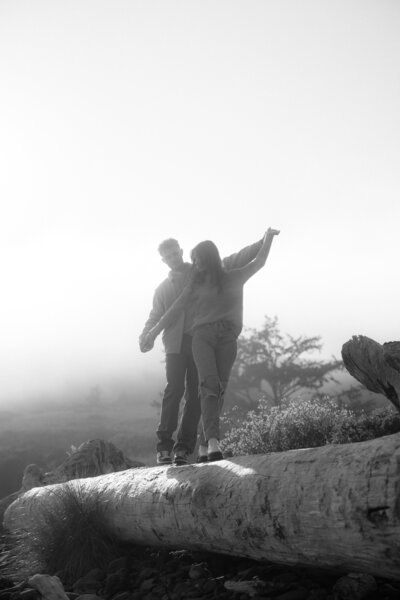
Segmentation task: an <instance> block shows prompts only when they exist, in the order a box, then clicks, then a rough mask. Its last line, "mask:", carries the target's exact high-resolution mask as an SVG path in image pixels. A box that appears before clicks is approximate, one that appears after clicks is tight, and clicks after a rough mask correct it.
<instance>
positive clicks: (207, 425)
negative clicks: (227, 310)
mask: <svg viewBox="0 0 400 600" xmlns="http://www.w3.org/2000/svg"><path fill="white" fill-rule="evenodd" d="M192 350H193V357H194V360H195V363H196V366H197V371H198V375H199V386H200V398H201V416H202V427H201V430H200V444H201V445H203V446H205V445H207V442H208V440H209V439H210V438H217V439H219V437H220V431H219V417H220V414H221V410H222V406H223V402H224V392H225V389H226V387H227V385H228V380H229V375H230V373H231V370H232V367H233V363H234V362H235V359H236V353H237V333H236V331H235V328H234V326H233V324H232V323H230V322H229V321H216V322H215V323H210V324H207V325H201V326H199V327H197V328H196V329H195V331H194V334H193V343H192Z"/></svg>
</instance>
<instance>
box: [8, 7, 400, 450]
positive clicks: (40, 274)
mask: <svg viewBox="0 0 400 600" xmlns="http://www.w3.org/2000/svg"><path fill="white" fill-rule="evenodd" d="M399 30H400V4H399V3H398V2H395V1H392V0H335V2H329V1H324V0H322V1H321V0H304V1H302V2H298V1H296V0H279V1H274V0H245V1H244V0H243V1H238V0H201V1H200V0H180V1H177V0H168V1H164V0H150V1H146V2H143V1H139V0H134V1H128V0H113V1H112V2H110V1H106V0H69V1H68V2H66V1H64V0H35V2H28V1H24V0H21V1H19V0H18V1H15V0H1V1H0V76H1V77H0V81H1V94H0V130H1V136H0V160H1V177H0V198H1V219H0V244H1V253H0V264H1V274H2V294H1V303H0V305H1V308H0V365H1V370H0V409H1V411H2V416H3V419H2V423H3V426H2V427H3V429H4V431H6V432H8V434H10V435H11V433H10V432H16V431H18V430H21V431H23V430H24V427H26V428H29V427H32V428H33V427H34V423H35V419H34V418H33V417H32V418H30V419H27V420H28V422H27V423H25V422H23V418H24V416H25V415H27V414H28V412H29V411H30V410H31V411H36V413H35V414H36V415H40V414H41V416H38V417H37V421H38V422H41V424H42V426H43V423H46V425H47V431H48V435H49V436H51V431H52V427H53V425H52V421H51V418H50V416H49V415H50V413H51V411H52V410H53V408H55V407H57V410H65V411H67V412H68V410H69V411H70V412H71V407H72V406H73V405H76V406H77V405H81V406H86V407H91V408H90V411H89V413H88V414H89V417H88V419H89V421H88V422H90V423H92V424H93V423H95V422H96V418H97V419H98V420H97V425H96V426H97V429H96V428H94V434H100V433H101V432H102V429H101V423H100V422H99V419H101V418H104V419H105V422H110V419H112V418H113V417H112V415H114V416H115V418H117V416H118V415H119V418H120V420H122V421H124V423H125V426H126V428H127V429H129V428H131V430H133V428H134V427H135V425H134V424H135V421H137V420H139V419H150V424H149V426H148V431H149V432H151V433H149V435H153V429H154V424H153V420H154V419H156V411H155V409H154V407H152V406H151V405H152V403H153V402H154V401H157V400H159V399H160V393H161V391H162V389H163V387H164V365H163V353H162V345H161V340H160V339H159V340H158V341H157V342H156V346H155V349H154V350H153V352H151V353H148V354H145V355H144V354H141V353H140V352H139V348H138V343H137V340H138V336H139V334H140V332H141V330H142V328H143V325H144V322H145V320H146V318H147V316H148V313H149V310H150V308H151V302H152V296H153V291H154V289H155V287H156V286H157V285H158V284H159V283H160V282H161V281H162V279H163V278H164V277H165V276H166V274H167V270H166V267H165V265H164V264H163V263H162V262H161V261H160V257H159V255H158V253H157V246H158V244H159V242H160V241H161V240H162V239H164V238H166V237H176V238H177V239H178V240H179V242H180V244H181V246H182V248H183V249H184V256H185V258H186V259H187V260H189V253H190V249H191V248H192V247H193V246H194V245H195V244H196V243H198V242H199V241H201V240H203V239H212V240H213V241H215V243H216V244H217V246H218V247H219V249H220V252H221V255H222V256H226V255H228V254H231V253H233V252H235V251H236V250H239V249H240V248H242V247H243V246H245V245H247V244H250V243H252V242H254V241H256V240H258V239H259V238H261V237H262V235H263V233H264V231H265V230H266V229H267V228H268V227H269V226H271V227H275V228H278V229H280V230H281V235H280V236H279V238H277V239H276V240H275V242H274V245H273V248H272V250H271V253H270V256H269V259H268V263H267V266H266V267H265V269H263V270H262V271H261V272H259V273H258V274H257V275H256V276H255V277H254V278H252V279H251V281H249V282H248V284H247V285H246V289H245V310H244V324H245V326H246V327H255V328H257V327H259V326H261V324H262V322H263V320H264V316H265V315H268V316H270V317H273V316H277V317H278V318H279V323H280V326H281V329H282V331H284V332H288V333H290V334H292V335H310V336H314V335H317V336H321V339H322V342H323V351H322V354H321V357H325V358H327V359H329V358H330V357H331V356H335V357H336V358H339V357H340V350H341V347H342V344H343V343H344V342H346V341H347V340H348V339H349V338H351V336H352V335H355V334H362V335H366V336H368V337H371V338H373V339H375V340H376V341H378V342H381V343H383V342H385V341H389V340H393V339H399V319H398V297H399V285H400V284H399V279H398V276H397V272H398V256H399V235H398V227H399V226H398V224H399V222H400V203H399V191H400V179H399V158H400V143H399V140H400V113H399V109H398V107H399V105H400V37H399V35H398V32H399ZM93 390H95V391H93ZM96 390H97V391H96ZM93 394H94V395H93ZM96 394H97V400H96ZM100 406H101V407H102V411H103V412H102V414H103V417H101V415H99V407H100ZM121 406H124V409H123V410H122V409H121V408H120V411H119V412H118V410H116V408H117V407H121ZM46 407H47V408H46ZM96 407H97V408H96ZM40 411H42V413H40ZM107 411H108V413H107ZM70 412H69V413H68V414H69V415H70ZM96 414H97V417H96ZM7 415H8V416H7ZM77 415H78V412H76V411H75V415H73V418H72V417H71V418H70V416H71V415H70V416H68V418H67V417H66V416H65V427H66V430H68V432H69V434H68V435H69V436H70V437H69V438H68V435H67V434H66V436H65V443H67V442H68V440H70V442H68V443H74V440H73V439H71V438H72V437H73V432H74V431H75V430H76V427H77V425H78V424H79V422H82V420H81V421H79V418H78V416H77ZM35 418H36V417H35ZM7 419H8V420H7ZM46 419H47V420H46ZM71 419H72V420H71ZM74 419H75V421H74ZM67 421H68V423H67ZM22 423H24V424H22ZM74 423H75V425H74ZM93 427H94V425H93ZM143 431H147V430H146V428H145V427H144V429H143ZM67 438H68V439H67ZM48 442H49V444H50V445H51V440H50V438H48ZM21 460H22V459H21Z"/></svg>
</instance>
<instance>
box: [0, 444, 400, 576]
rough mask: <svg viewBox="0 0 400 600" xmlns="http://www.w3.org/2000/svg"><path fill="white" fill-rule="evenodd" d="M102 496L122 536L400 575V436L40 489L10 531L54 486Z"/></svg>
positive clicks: (20, 504) (26, 498)
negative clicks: (67, 487)
mask: <svg viewBox="0 0 400 600" xmlns="http://www.w3.org/2000/svg"><path fill="white" fill-rule="evenodd" d="M62 485H69V486H79V487H80V489H81V492H82V494H83V497H84V498H85V497H86V495H87V497H89V496H90V494H93V493H95V492H96V493H98V492H101V493H102V498H103V501H104V503H105V508H106V515H107V519H108V520H109V523H110V524H111V526H112V528H113V530H114V532H115V533H116V535H117V536H118V537H119V538H120V539H124V540H130V541H132V542H134V543H138V544H146V545H154V546H166V547H180V548H188V549H198V550H207V551H215V552H218V553H225V554H232V555H235V556H246V557H250V558H253V559H257V560H269V561H273V562H276V563H283V564H287V565H304V566H320V567H330V568H339V569H343V570H346V571H348V572H349V571H362V572H368V573H371V574H375V575H378V576H382V577H387V578H393V579H400V434H395V435H391V436H386V437H383V438H379V439H375V440H370V441H367V442H360V443H356V444H343V445H328V446H323V447H320V448H309V449H303V450H291V451H288V452H280V453H271V454H266V455H256V456H244V457H238V458H234V459H230V460H224V461H220V462H216V463H210V464H199V465H188V466H183V467H174V466H171V467H153V468H138V469H132V470H127V471H121V472H117V473H111V474H108V475H102V476H99V477H93V478H88V479H80V480H75V481H71V482H69V483H68V484H59V485H50V486H47V487H41V488H35V489H32V490H30V491H28V492H27V493H25V494H24V495H22V496H21V497H20V498H18V499H17V500H16V501H15V502H14V503H13V504H12V505H11V506H10V507H9V508H8V509H7V511H6V514H5V520H4V524H5V526H6V527H7V528H8V529H9V530H18V529H28V530H29V528H30V527H32V526H33V524H34V523H36V522H38V521H40V519H41V515H42V514H43V510H44V509H46V508H48V507H53V508H54V510H57V502H58V501H59V500H58V495H57V493H55V492H57V490H59V489H60V487H61V486H62Z"/></svg>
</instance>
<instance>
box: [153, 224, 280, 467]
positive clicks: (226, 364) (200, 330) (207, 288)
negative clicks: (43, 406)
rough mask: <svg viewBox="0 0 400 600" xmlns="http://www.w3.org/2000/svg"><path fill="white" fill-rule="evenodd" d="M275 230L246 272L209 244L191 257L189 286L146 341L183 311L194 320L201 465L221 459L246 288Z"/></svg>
mask: <svg viewBox="0 0 400 600" xmlns="http://www.w3.org/2000/svg"><path fill="white" fill-rule="evenodd" d="M278 234H279V231H278V230H277V229H271V228H269V229H268V230H267V232H266V233H265V235H264V238H263V243H262V246H261V248H260V250H259V252H258V254H257V256H256V257H255V258H254V259H253V260H252V261H250V262H249V263H248V264H247V265H245V266H244V267H241V268H239V269H232V270H229V271H227V270H225V269H224V268H223V266H222V262H221V258H220V255H219V252H218V248H217V247H216V245H215V244H214V243H213V242H211V241H209V240H207V241H204V242H200V244H198V245H197V246H196V247H195V248H193V250H192V252H191V259H192V262H193V265H194V269H193V274H192V278H191V281H190V283H189V284H188V285H187V286H186V287H185V289H184V290H183V292H182V294H181V295H180V296H179V298H178V299H177V300H176V301H175V302H174V304H173V305H172V306H171V307H170V308H169V309H168V310H167V312H166V313H165V314H164V315H163V316H162V317H161V319H160V320H159V322H158V323H157V325H156V326H155V327H153V329H151V330H150V331H149V332H148V334H147V337H146V343H149V344H150V345H151V344H152V343H154V340H155V338H156V337H157V335H158V334H159V333H161V331H162V330H163V329H164V328H165V327H167V326H168V325H170V324H171V323H172V322H173V321H174V320H175V319H176V318H177V317H178V316H179V314H180V313H181V311H182V310H186V311H189V312H190V313H192V317H193V332H192V333H193V341H192V350H193V357H194V360H195V363H196V366H197V370H198V374H199V382H200V397H201V414H202V425H203V427H202V432H201V434H200V445H199V458H198V460H199V462H205V461H207V460H208V461H215V460H221V459H222V458H223V456H222V452H221V450H220V447H219V437H220V432H219V417H220V413H221V409H222V404H223V395H224V392H225V389H226V387H227V385H228V380H229V375H230V372H231V369H232V366H233V363H234V362H235V359H236V352H237V338H238V336H239V334H240V332H241V330H242V327H243V286H244V284H245V283H246V281H247V280H248V279H249V278H250V277H251V276H252V275H254V274H255V273H256V272H257V271H259V270H260V269H261V268H262V267H263V266H264V265H265V262H266V260H267V257H268V254H269V251H270V248H271V244H272V240H273V238H274V236H275V235H278Z"/></svg>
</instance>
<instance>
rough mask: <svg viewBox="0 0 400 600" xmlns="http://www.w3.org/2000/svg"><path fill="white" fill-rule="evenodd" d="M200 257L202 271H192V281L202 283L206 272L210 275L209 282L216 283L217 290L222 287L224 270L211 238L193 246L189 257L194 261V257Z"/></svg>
mask: <svg viewBox="0 0 400 600" xmlns="http://www.w3.org/2000/svg"><path fill="white" fill-rule="evenodd" d="M195 256H196V257H197V258H199V259H200V261H201V263H202V265H203V266H204V271H196V270H194V273H193V283H194V284H196V283H202V282H203V281H204V279H205V276H206V274H208V275H209V276H210V280H211V283H212V284H214V285H216V286H217V287H218V289H219V290H221V287H222V280H223V278H224V274H225V270H224V268H223V266H222V261H221V257H220V255H219V251H218V248H217V246H216V245H215V244H214V242H212V241H211V240H205V241H204V242H200V243H199V244H197V246H195V247H194V248H193V250H192V251H191V253H190V258H191V260H192V262H194V257H195Z"/></svg>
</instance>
